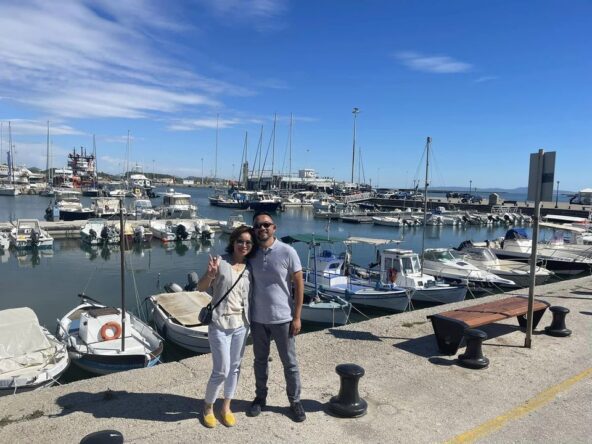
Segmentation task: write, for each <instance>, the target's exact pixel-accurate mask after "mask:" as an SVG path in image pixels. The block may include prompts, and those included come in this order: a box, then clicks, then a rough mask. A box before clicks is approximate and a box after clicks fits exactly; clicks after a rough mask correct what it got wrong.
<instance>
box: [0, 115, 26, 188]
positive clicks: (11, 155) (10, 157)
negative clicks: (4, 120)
mask: <svg viewBox="0 0 592 444" xmlns="http://www.w3.org/2000/svg"><path fill="white" fill-rule="evenodd" d="M6 156H7V159H6V160H7V161H8V180H9V183H2V184H0V196H18V195H19V194H21V192H20V190H19V189H18V188H17V187H16V186H15V185H14V152H13V147H12V130H11V127H10V122H8V151H7V152H6Z"/></svg>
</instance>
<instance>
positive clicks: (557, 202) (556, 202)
mask: <svg viewBox="0 0 592 444" xmlns="http://www.w3.org/2000/svg"><path fill="white" fill-rule="evenodd" d="M558 206H559V181H557V191H556V194H555V208H558Z"/></svg>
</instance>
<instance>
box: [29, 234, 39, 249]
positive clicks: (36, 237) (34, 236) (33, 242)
mask: <svg viewBox="0 0 592 444" xmlns="http://www.w3.org/2000/svg"><path fill="white" fill-rule="evenodd" d="M37 245H39V232H38V231H37V230H33V231H32V232H31V246H33V247H36V246H37Z"/></svg>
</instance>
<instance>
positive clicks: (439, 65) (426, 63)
mask: <svg viewBox="0 0 592 444" xmlns="http://www.w3.org/2000/svg"><path fill="white" fill-rule="evenodd" d="M395 57H396V58H397V59H398V60H399V61H401V63H403V65H405V66H407V67H408V68H410V69H413V70H415V71H423V72H431V73H436V74H454V73H461V72H467V71H469V70H471V69H472V67H473V65H471V64H470V63H465V62H461V61H458V60H455V59H453V58H452V57H449V56H442V55H438V56H425V55H421V54H418V53H416V52H398V53H396V54H395Z"/></svg>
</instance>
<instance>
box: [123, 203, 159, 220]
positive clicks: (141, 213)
mask: <svg viewBox="0 0 592 444" xmlns="http://www.w3.org/2000/svg"><path fill="white" fill-rule="evenodd" d="M159 214H160V213H159V212H158V211H156V210H155V209H154V208H153V207H152V201H151V200H150V199H135V200H134V202H133V204H132V206H131V208H130V211H129V214H128V215H129V216H131V217H134V218H135V219H147V220H150V219H156V217H158V215H159Z"/></svg>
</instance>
